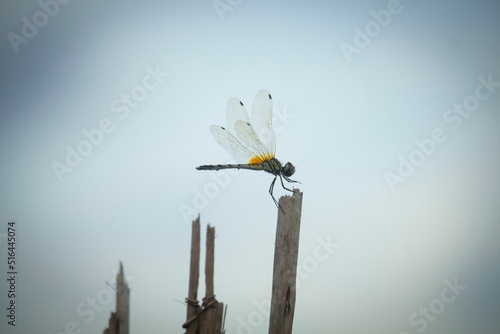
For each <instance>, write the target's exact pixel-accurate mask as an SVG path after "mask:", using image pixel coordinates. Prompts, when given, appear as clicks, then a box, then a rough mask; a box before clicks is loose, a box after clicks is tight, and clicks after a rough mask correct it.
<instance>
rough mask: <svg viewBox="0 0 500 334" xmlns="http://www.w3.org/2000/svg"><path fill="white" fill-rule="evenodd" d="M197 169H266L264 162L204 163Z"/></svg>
mask: <svg viewBox="0 0 500 334" xmlns="http://www.w3.org/2000/svg"><path fill="white" fill-rule="evenodd" d="M196 169H197V170H220V169H252V170H264V167H263V166H262V164H256V165H250V164H226V165H202V166H199V167H196Z"/></svg>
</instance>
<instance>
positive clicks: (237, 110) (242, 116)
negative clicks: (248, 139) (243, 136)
mask: <svg viewBox="0 0 500 334" xmlns="http://www.w3.org/2000/svg"><path fill="white" fill-rule="evenodd" d="M226 121H227V130H229V132H231V133H232V134H233V135H236V131H235V129H234V125H235V124H236V122H238V121H243V122H246V123H250V119H249V118H248V114H247V110H246V108H245V106H244V105H243V102H241V101H240V100H238V99H236V98H234V97H232V98H230V99H229V101H228V102H227V109H226Z"/></svg>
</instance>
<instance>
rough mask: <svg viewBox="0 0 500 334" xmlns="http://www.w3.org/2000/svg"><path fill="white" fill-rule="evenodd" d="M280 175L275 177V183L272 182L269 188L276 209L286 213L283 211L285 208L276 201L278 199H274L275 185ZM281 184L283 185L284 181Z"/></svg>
mask: <svg viewBox="0 0 500 334" xmlns="http://www.w3.org/2000/svg"><path fill="white" fill-rule="evenodd" d="M278 175H279V174H278ZM278 175H276V176H275V177H274V180H273V182H271V186H270V187H269V194H270V195H271V197H272V199H273V201H274V204H275V205H276V207H278V208H279V209H280V210H281V211H282V212H283V213H285V211H283V208H282V207H281V205H280V203H279V202H278V201H277V200H276V198H274V195H273V190H274V183H275V182H276V178H277V177H278ZM281 184H283V181H281Z"/></svg>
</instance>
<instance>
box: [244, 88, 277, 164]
mask: <svg viewBox="0 0 500 334" xmlns="http://www.w3.org/2000/svg"><path fill="white" fill-rule="evenodd" d="M252 107H253V108H252V118H251V122H250V124H252V127H253V129H254V131H255V132H256V133H257V136H258V137H259V139H260V141H261V142H262V144H263V145H264V147H265V148H266V151H267V152H268V153H269V154H270V155H272V156H273V157H274V156H275V154H276V140H275V137H274V129H273V100H272V97H271V94H269V92H268V91H267V90H265V89H261V90H259V91H258V92H257V95H256V96H255V99H254V101H253V106H252Z"/></svg>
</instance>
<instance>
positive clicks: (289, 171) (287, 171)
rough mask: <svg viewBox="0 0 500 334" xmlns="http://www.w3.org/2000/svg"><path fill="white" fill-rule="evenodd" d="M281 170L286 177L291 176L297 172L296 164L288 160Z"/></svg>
mask: <svg viewBox="0 0 500 334" xmlns="http://www.w3.org/2000/svg"><path fill="white" fill-rule="evenodd" d="M281 172H282V173H283V175H285V176H286V177H290V176H292V175H293V173H295V166H294V165H292V163H291V162H287V163H286V164H285V166H283V168H281Z"/></svg>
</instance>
